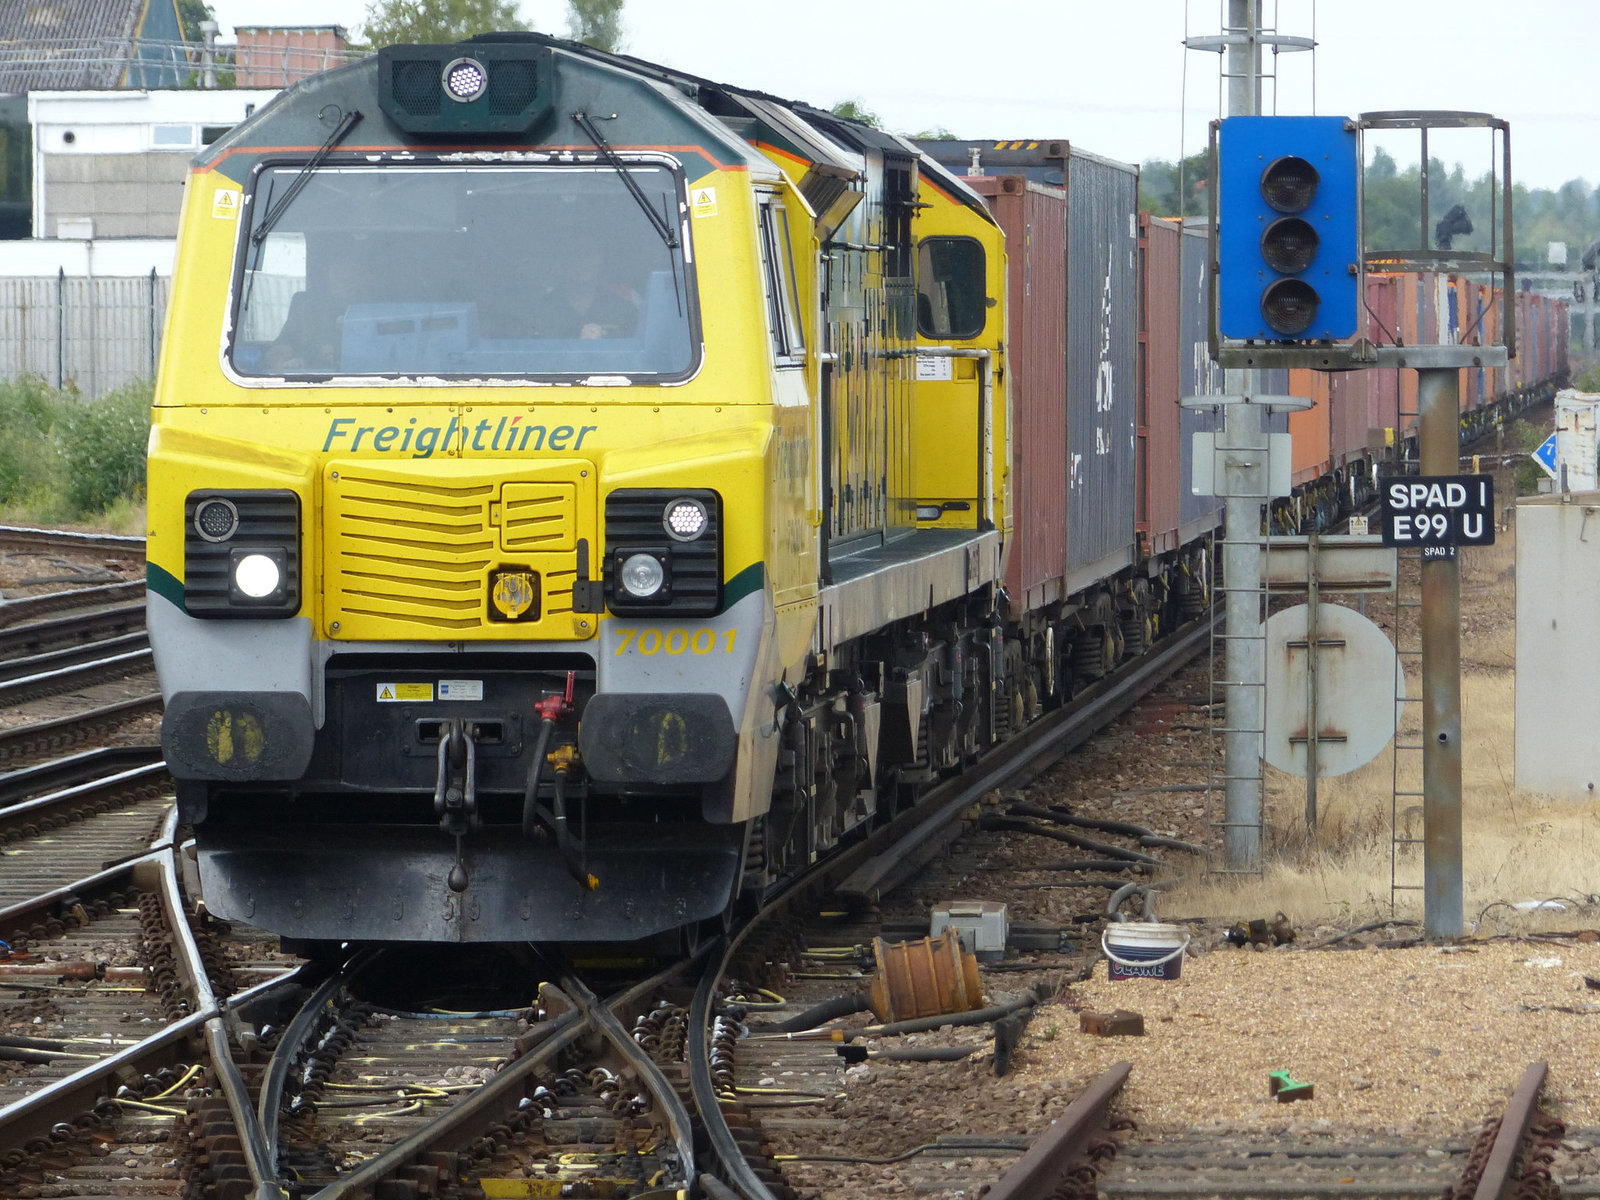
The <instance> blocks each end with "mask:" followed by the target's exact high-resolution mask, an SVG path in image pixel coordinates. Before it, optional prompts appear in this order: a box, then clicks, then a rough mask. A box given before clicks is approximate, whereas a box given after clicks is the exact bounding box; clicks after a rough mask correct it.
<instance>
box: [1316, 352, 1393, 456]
mask: <svg viewBox="0 0 1600 1200" xmlns="http://www.w3.org/2000/svg"><path fill="white" fill-rule="evenodd" d="M1378 374H1379V372H1377V371H1339V372H1337V373H1336V374H1334V376H1333V378H1332V380H1331V381H1330V383H1329V386H1328V457H1329V458H1331V459H1332V460H1333V465H1334V466H1336V467H1340V466H1344V465H1345V464H1346V463H1348V462H1349V461H1350V460H1351V459H1353V458H1360V457H1362V455H1363V454H1364V453H1365V452H1366V451H1368V450H1376V449H1378V448H1380V447H1381V446H1382V445H1383V434H1382V432H1381V430H1382V426H1377V427H1376V428H1378V429H1379V430H1380V432H1379V433H1378V434H1377V436H1375V437H1374V436H1371V435H1372V431H1373V429H1374V426H1373V424H1372V415H1371V409H1370V406H1371V403H1372V400H1371V393H1372V385H1373V382H1374V379H1375V377H1376V376H1377V375H1378Z"/></svg>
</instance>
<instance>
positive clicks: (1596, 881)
mask: <svg viewBox="0 0 1600 1200" xmlns="http://www.w3.org/2000/svg"><path fill="white" fill-rule="evenodd" d="M1515 562H1516V547H1515V542H1514V538H1513V537H1512V535H1511V534H1510V533H1509V532H1506V533H1503V534H1501V535H1500V540H1499V541H1498V542H1497V544H1496V545H1494V546H1490V547H1483V548H1478V549H1471V550H1465V551H1463V555H1462V570H1461V594H1462V638H1461V659H1462V688H1461V719H1462V737H1463V754H1462V860H1463V861H1462V874H1463V912H1464V914H1465V916H1466V920H1467V922H1468V925H1469V928H1475V929H1476V930H1477V931H1478V932H1480V933H1489V932H1509V931H1524V930H1528V929H1537V928H1551V927H1571V926H1573V925H1575V924H1577V923H1578V922H1577V921H1575V919H1574V914H1573V912H1572V911H1570V906H1569V911H1568V912H1566V913H1560V912H1548V911H1545V912H1529V911H1526V910H1518V909H1516V908H1514V907H1512V906H1513V905H1515V904H1517V903H1519V902H1527V901H1538V900H1545V899H1550V898H1556V897H1563V898H1567V899H1568V900H1571V901H1576V902H1577V903H1578V904H1579V905H1583V906H1588V905H1589V902H1590V901H1591V900H1596V898H1597V894H1600V828H1597V827H1596V823H1595V820H1594V814H1593V812H1592V811H1591V807H1590V806H1589V805H1587V804H1581V803H1574V802H1570V801H1566V800H1559V799H1555V798H1553V797H1549V796H1544V795H1539V794H1535V793H1530V792H1524V791H1519V790H1518V789H1517V788H1515V787H1514V786H1513V779H1514V775H1515V761H1516V727H1515V722H1516V707H1515V703H1514V669H1515V663H1516V628H1515ZM1411 586H1412V595H1415V594H1416V589H1415V582H1414V581H1413V582H1412V585H1411ZM1385 608H1386V606H1383V605H1373V604H1369V606H1368V610H1369V615H1372V616H1374V618H1375V619H1377V620H1379V622H1380V624H1383V625H1384V626H1385V627H1386V629H1391V630H1392V623H1391V622H1390V621H1389V620H1388V613H1387V611H1380V610H1382V609H1385ZM1406 615H1408V616H1409V615H1413V614H1406ZM1399 644H1400V645H1402V646H1408V645H1409V646H1415V645H1417V644H1418V642H1417V631H1416V627H1415V623H1414V621H1407V620H1405V619H1402V622H1401V630H1400V634H1399ZM1413 662H1414V660H1413ZM1420 690H1421V689H1420V686H1419V684H1418V681H1417V680H1416V679H1415V678H1413V679H1412V680H1411V687H1410V691H1411V694H1413V695H1417V694H1420ZM1421 723H1422V712H1421V705H1420V704H1409V705H1407V706H1406V713H1405V718H1404V722H1403V724H1402V735H1401V736H1402V740H1403V741H1407V742H1411V743H1413V744H1414V743H1416V742H1419V741H1420V740H1421V738H1420V734H1421ZM1400 757H1401V763H1400V771H1399V786H1398V790H1400V791H1406V792H1420V791H1421V790H1422V774H1421V773H1422V765H1421V758H1422V756H1421V753H1420V752H1418V751H1402V752H1401V755H1400ZM1394 780H1395V766H1394V751H1393V749H1392V748H1391V749H1389V750H1386V751H1385V752H1384V753H1383V754H1382V755H1380V756H1379V757H1378V758H1377V759H1376V760H1374V761H1373V762H1371V763H1369V764H1368V765H1367V766H1365V767H1362V768H1361V769H1359V770H1357V771H1353V772H1351V773H1350V774H1348V775H1344V776H1340V777H1337V778H1334V779H1323V780H1321V781H1319V786H1318V815H1319V823H1318V827H1317V829H1316V830H1315V832H1314V833H1308V831H1307V829H1306V825H1305V817H1304V813H1305V782H1304V780H1301V779H1298V778H1295V777H1292V776H1288V775H1285V774H1282V773H1281V772H1277V771H1274V770H1271V769H1270V768H1269V769H1268V771H1267V779H1266V791H1265V795H1264V806H1265V811H1266V816H1267V826H1268V830H1267V845H1268V855H1267V867H1266V870H1265V872H1264V874H1263V875H1262V877H1261V878H1259V879H1258V878H1254V877H1244V878H1243V879H1242V880H1241V879H1240V878H1238V877H1231V876H1222V875H1211V876H1206V875H1200V874H1196V875H1194V876H1192V877H1190V878H1188V879H1186V880H1184V881H1182V882H1181V883H1180V885H1179V886H1178V887H1177V888H1176V889H1175V890H1174V892H1173V894H1172V896H1171V897H1170V898H1169V899H1167V900H1166V902H1165V903H1164V904H1163V909H1164V910H1165V911H1170V912H1174V913H1182V914H1186V915H1191V916H1204V917H1210V918H1214V919H1217V920H1223V921H1234V920H1238V919H1240V918H1241V917H1244V916H1251V917H1254V916H1261V915H1270V914H1271V913H1273V912H1275V911H1278V910H1282V911H1283V912H1285V913H1287V914H1288V915H1289V916H1290V918H1291V920H1293V921H1294V923H1295V924H1296V925H1298V926H1307V925H1319V924H1335V925H1355V924H1363V923H1366V922H1368V921H1376V920H1382V919H1386V918H1388V917H1389V916H1391V914H1392V915H1393V916H1395V917H1405V918H1411V919H1420V918H1421V916H1422V899H1421V893H1420V892H1419V891H1408V890H1401V891H1397V892H1395V893H1394V899H1393V905H1394V906H1393V909H1392V910H1391V907H1390V904H1391V893H1390V885H1391V881H1393V882H1394V883H1397V884H1401V885H1407V884H1409V885H1420V884H1421V883H1422V878H1423V867H1422V847H1421V846H1420V845H1415V846H1410V845H1395V844H1394V841H1393V840H1392V837H1391V834H1392V831H1393V830H1394V829H1395V827H1396V826H1398V837H1399V838H1401V839H1404V838H1421V836H1422V808H1421V803H1420V800H1418V799H1417V798H1405V797H1403V798H1401V799H1400V800H1398V801H1396V800H1394V799H1393V795H1392V793H1393V791H1394V790H1395V784H1394ZM1217 803H1219V804H1220V800H1218V801H1217Z"/></svg>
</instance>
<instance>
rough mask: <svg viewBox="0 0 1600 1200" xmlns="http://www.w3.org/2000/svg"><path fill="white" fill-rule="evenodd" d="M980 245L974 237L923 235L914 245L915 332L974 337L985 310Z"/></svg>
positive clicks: (982, 262) (982, 256)
mask: <svg viewBox="0 0 1600 1200" xmlns="http://www.w3.org/2000/svg"><path fill="white" fill-rule="evenodd" d="M984 266H985V264H984V253H983V245H982V244H981V243H980V242H978V241H977V240H976V239H975V238H968V237H930V238H923V239H922V242H921V244H920V245H918V247H917V332H918V333H920V334H921V335H922V336H923V337H926V338H973V337H977V336H978V335H979V334H980V333H982V332H983V325H984V320H985V318H986V315H987V310H988V300H989V298H988V292H987V286H986V283H985V280H984V274H985V272H984Z"/></svg>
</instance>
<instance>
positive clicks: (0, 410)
mask: <svg viewBox="0 0 1600 1200" xmlns="http://www.w3.org/2000/svg"><path fill="white" fill-rule="evenodd" d="M151 396H152V386H151V384H150V383H149V381H141V382H136V383H130V384H127V385H125V386H123V387H121V388H118V389H117V390H116V391H114V392H110V393H108V394H107V395H105V396H102V397H101V398H100V399H98V400H89V399H86V398H85V397H84V396H83V395H82V394H81V393H80V392H79V391H78V390H77V388H76V387H75V386H73V385H71V384H68V385H67V386H66V387H64V388H60V389H57V388H52V387H50V386H49V385H48V384H46V383H45V381H44V380H43V379H40V378H39V377H38V376H22V377H21V378H17V379H10V380H4V381H0V429H3V430H4V431H5V432H4V436H3V437H0V520H4V521H9V522H13V523H17V524H47V525H59V524H63V523H92V524H94V525H95V526H97V527H104V528H109V529H113V530H116V531H119V532H137V533H142V532H144V530H143V525H144V517H143V512H144V462H145V448H146V445H147V443H148V441H149V436H150V401H151Z"/></svg>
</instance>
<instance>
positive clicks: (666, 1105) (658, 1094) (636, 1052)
mask: <svg viewBox="0 0 1600 1200" xmlns="http://www.w3.org/2000/svg"><path fill="white" fill-rule="evenodd" d="M699 957H700V956H699V955H697V956H695V958H691V959H689V960H688V961H690V962H694V961H696V960H697V959H698V958H699ZM708 973H709V972H708ZM556 986H557V987H559V988H560V989H561V990H562V991H563V992H565V993H566V994H567V998H568V999H570V1000H571V1001H573V1003H575V1004H576V1005H577V1006H578V1008H579V1009H580V1010H581V1011H582V1012H583V1015H584V1018H585V1019H586V1020H587V1021H589V1022H590V1023H591V1024H593V1025H594V1026H595V1027H596V1028H598V1029H599V1030H600V1032H601V1033H602V1034H603V1035H604V1036H605V1039H606V1041H608V1042H610V1043H611V1046H612V1048H613V1049H615V1050H616V1051H617V1053H618V1054H620V1055H621V1056H622V1057H623V1058H625V1059H627V1061H628V1062H629V1063H630V1064H632V1066H633V1069H634V1070H635V1071H637V1072H638V1074H639V1078H640V1080H641V1081H642V1080H645V1079H651V1080H654V1081H655V1086H654V1087H653V1088H652V1091H654V1092H655V1098H656V1104H657V1106H658V1107H659V1109H660V1111H661V1112H662V1113H663V1114H664V1115H665V1116H666V1118H667V1126H668V1128H669V1130H670V1131H671V1133H672V1140H673V1143H674V1145H676V1146H677V1162H676V1163H670V1162H669V1163H668V1165H669V1166H671V1167H673V1168H675V1169H676V1172H677V1176H678V1178H679V1179H680V1180H681V1181H682V1183H683V1186H684V1187H685V1188H688V1187H689V1186H690V1185H691V1184H692V1183H693V1182H694V1178H695V1160H694V1126H693V1124H692V1122H691V1121H690V1118H689V1110H688V1108H687V1107H685V1106H684V1103H683V1100H682V1099H681V1098H680V1097H679V1096H678V1093H677V1092H676V1091H675V1090H673V1087H672V1083H671V1081H670V1080H668V1079H667V1077H666V1075H665V1074H664V1073H663V1072H662V1070H661V1068H660V1067H658V1066H657V1065H656V1063H655V1061H654V1060H653V1059H652V1058H651V1057H650V1056H649V1055H648V1054H646V1053H645V1052H644V1048H643V1047H641V1046H640V1045H639V1043H638V1042H636V1041H634V1040H633V1038H632V1036H631V1035H630V1034H629V1033H628V1031H627V1030H626V1029H624V1028H623V1027H622V1022H620V1021H618V1020H617V1018H616V1014H615V1013H613V1012H612V1011H611V1009H610V1007H609V1006H607V1005H604V1004H602V1003H601V1002H600V998H599V997H598V996H596V995H595V994H594V993H593V992H592V991H590V990H589V988H588V985H587V984H585V983H584V982H583V980H581V979H579V978H578V977H577V976H576V975H575V974H573V973H572V971H571V970H570V969H562V970H560V971H558V973H557V976H556ZM663 1161H667V1160H665V1159H664V1160H663Z"/></svg>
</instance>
